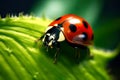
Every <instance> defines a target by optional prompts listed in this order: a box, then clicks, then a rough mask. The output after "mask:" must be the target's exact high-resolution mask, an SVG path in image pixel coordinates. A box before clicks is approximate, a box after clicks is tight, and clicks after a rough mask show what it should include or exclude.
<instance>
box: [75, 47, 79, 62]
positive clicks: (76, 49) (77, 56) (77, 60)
mask: <svg viewBox="0 0 120 80" xmlns="http://www.w3.org/2000/svg"><path fill="white" fill-rule="evenodd" d="M79 60H80V50H79V49H78V48H77V47H75V61H76V62H77V63H79V62H80V61H79Z"/></svg>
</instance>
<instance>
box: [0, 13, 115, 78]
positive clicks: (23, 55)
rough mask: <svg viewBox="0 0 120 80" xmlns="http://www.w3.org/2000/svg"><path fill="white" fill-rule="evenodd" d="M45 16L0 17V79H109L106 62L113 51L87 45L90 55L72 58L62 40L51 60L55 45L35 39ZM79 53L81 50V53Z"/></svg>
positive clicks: (71, 49) (45, 25) (71, 50)
mask: <svg viewBox="0 0 120 80" xmlns="http://www.w3.org/2000/svg"><path fill="white" fill-rule="evenodd" d="M50 22H51V20H49V19H42V18H37V17H33V16H23V15H22V16H20V17H12V18H10V17H7V18H4V19H0V80H96V79H97V80H110V79H111V77H110V76H109V75H108V73H107V70H106V65H107V63H108V62H109V61H110V60H111V59H113V58H114V57H115V56H116V55H117V52H116V51H105V50H101V49H96V48H94V47H90V51H91V53H92V54H93V55H94V59H91V60H87V59H86V58H85V59H84V58H83V61H81V62H80V64H76V63H75V61H74V49H73V48H71V47H70V46H68V45H67V44H63V46H64V48H62V49H61V51H60V57H59V59H58V63H57V64H53V59H54V58H53V57H54V53H55V51H56V50H55V49H49V51H48V52H47V51H46V48H45V47H43V46H41V44H42V42H38V43H36V42H35V40H37V39H38V38H39V37H40V36H41V35H42V34H43V33H44V30H45V28H46V27H47V25H48V24H49V23H50ZM83 53H84V52H83ZM83 53H81V54H83Z"/></svg>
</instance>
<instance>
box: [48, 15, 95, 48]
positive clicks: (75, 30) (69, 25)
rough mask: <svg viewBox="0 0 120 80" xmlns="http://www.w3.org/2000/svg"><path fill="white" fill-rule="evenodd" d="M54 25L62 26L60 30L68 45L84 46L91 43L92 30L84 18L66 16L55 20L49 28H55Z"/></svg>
mask: <svg viewBox="0 0 120 80" xmlns="http://www.w3.org/2000/svg"><path fill="white" fill-rule="evenodd" d="M55 24H58V25H59V24H62V26H61V27H60V29H61V31H62V32H63V34H64V36H65V38H66V40H67V41H68V42H69V43H72V44H76V45H84V46H88V45H91V44H92V43H93V37H94V35H93V30H92V28H91V26H90V25H89V24H88V22H87V21H86V20H85V19H84V18H82V17H79V16H77V15H74V14H67V15H64V16H62V17H59V18H57V19H56V20H54V21H53V22H52V23H50V24H49V26H55Z"/></svg>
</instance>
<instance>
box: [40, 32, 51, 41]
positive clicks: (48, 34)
mask: <svg viewBox="0 0 120 80" xmlns="http://www.w3.org/2000/svg"><path fill="white" fill-rule="evenodd" d="M46 36H50V33H47V34H46V35H45V36H44V38H43V39H42V41H43V42H44V41H45V37H46Z"/></svg>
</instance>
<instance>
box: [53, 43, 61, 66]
mask: <svg viewBox="0 0 120 80" xmlns="http://www.w3.org/2000/svg"><path fill="white" fill-rule="evenodd" d="M53 46H54V47H56V48H57V50H56V53H55V55H54V62H53V63H54V64H56V63H57V59H58V57H59V54H60V43H59V42H54V43H53Z"/></svg>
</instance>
